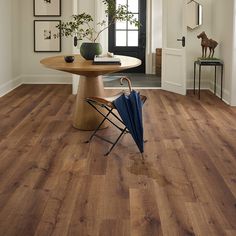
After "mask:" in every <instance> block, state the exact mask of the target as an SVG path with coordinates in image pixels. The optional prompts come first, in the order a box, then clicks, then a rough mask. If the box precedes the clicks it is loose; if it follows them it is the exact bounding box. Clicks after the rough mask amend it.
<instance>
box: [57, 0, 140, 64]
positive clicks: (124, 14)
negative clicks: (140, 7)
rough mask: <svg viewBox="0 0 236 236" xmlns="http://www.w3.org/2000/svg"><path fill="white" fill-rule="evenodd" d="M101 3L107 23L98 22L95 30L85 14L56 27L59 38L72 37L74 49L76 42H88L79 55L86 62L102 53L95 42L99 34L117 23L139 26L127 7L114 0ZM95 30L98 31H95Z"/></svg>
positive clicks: (75, 16) (83, 45)
mask: <svg viewBox="0 0 236 236" xmlns="http://www.w3.org/2000/svg"><path fill="white" fill-rule="evenodd" d="M102 3H103V4H104V5H105V14H106V16H107V17H108V16H109V21H107V20H103V21H101V22H98V23H97V24H96V28H95V27H94V20H93V18H92V16H91V15H89V14H87V13H82V14H79V15H73V16H72V20H71V21H68V22H63V23H62V24H61V25H58V29H60V30H61V32H60V35H61V36H65V37H69V36H71V37H74V46H75V47H76V46H77V41H78V40H83V39H85V40H88V41H89V43H87V42H86V43H82V45H81V47H80V53H81V55H82V56H83V57H84V58H85V59H87V60H92V59H94V56H95V55H99V54H101V53H102V47H101V45H100V44H99V43H97V40H98V38H99V36H100V35H101V33H102V32H104V31H105V30H106V29H108V28H109V27H110V26H111V25H113V24H115V23H116V22H118V21H120V22H127V23H130V24H131V25H132V24H134V25H135V26H137V27H138V26H139V25H140V24H139V21H138V20H137V19H135V17H134V14H133V13H131V12H129V11H128V6H127V5H120V4H116V0H102ZM97 28H99V29H98V30H97ZM95 43H96V44H95ZM93 44H94V45H93Z"/></svg>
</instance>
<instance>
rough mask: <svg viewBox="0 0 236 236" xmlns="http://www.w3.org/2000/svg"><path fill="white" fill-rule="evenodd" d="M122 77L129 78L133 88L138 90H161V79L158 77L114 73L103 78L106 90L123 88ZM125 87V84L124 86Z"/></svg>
mask: <svg viewBox="0 0 236 236" xmlns="http://www.w3.org/2000/svg"><path fill="white" fill-rule="evenodd" d="M122 76H127V77H128V78H129V79H130V80H131V83H132V87H133V88H137V89H154V88H156V89H160V88H161V78H160V77H158V76H157V75H148V74H140V73H114V74H109V75H106V76H103V81H104V87H105V88H108V89H109V88H111V89H115V88H119V89H120V88H121V85H120V78H121V77H122ZM124 85H125V84H124Z"/></svg>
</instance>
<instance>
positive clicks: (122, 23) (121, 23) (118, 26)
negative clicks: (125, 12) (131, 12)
mask: <svg viewBox="0 0 236 236" xmlns="http://www.w3.org/2000/svg"><path fill="white" fill-rule="evenodd" d="M116 29H119V30H121V29H123V30H126V29H127V23H126V21H117V22H116Z"/></svg>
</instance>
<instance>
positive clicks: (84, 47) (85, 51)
mask: <svg viewBox="0 0 236 236" xmlns="http://www.w3.org/2000/svg"><path fill="white" fill-rule="evenodd" d="M80 54H81V56H82V57H83V58H84V59H86V60H93V59H94V56H95V55H100V54H102V46H101V44H100V43H82V44H81V46H80Z"/></svg>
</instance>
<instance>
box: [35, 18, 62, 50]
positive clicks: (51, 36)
mask: <svg viewBox="0 0 236 236" xmlns="http://www.w3.org/2000/svg"><path fill="white" fill-rule="evenodd" d="M59 24H61V21H60V20H35V21H34V51H35V52H61V36H60V31H59V29H58V28H56V26H57V25H59Z"/></svg>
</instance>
